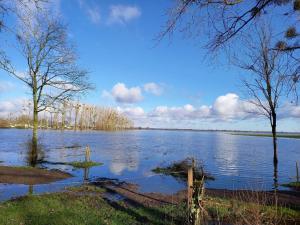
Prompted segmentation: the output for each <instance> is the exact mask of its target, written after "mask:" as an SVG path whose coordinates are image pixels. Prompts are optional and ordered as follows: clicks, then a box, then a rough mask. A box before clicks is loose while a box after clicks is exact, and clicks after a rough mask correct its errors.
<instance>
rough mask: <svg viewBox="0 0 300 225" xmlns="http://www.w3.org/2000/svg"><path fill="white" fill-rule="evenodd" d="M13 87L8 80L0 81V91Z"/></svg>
mask: <svg viewBox="0 0 300 225" xmlns="http://www.w3.org/2000/svg"><path fill="white" fill-rule="evenodd" d="M13 88H14V84H13V83H11V82H8V81H0V92H7V91H10V90H11V89H13Z"/></svg>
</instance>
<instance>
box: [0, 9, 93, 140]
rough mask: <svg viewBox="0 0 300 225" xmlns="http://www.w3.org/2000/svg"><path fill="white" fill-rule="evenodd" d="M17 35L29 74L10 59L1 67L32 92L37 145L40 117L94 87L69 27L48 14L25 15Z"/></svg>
mask: <svg viewBox="0 0 300 225" xmlns="http://www.w3.org/2000/svg"><path fill="white" fill-rule="evenodd" d="M20 24H21V25H20V28H19V29H18V33H17V35H16V43H17V45H16V48H17V50H18V51H19V53H20V54H21V56H23V58H24V60H25V63H26V66H27V71H26V72H25V73H20V72H18V71H17V69H16V67H15V66H14V65H13V64H12V63H11V62H10V61H8V60H6V59H2V60H0V67H1V68H2V69H4V70H5V71H7V72H8V73H9V74H10V75H11V76H13V77H15V78H17V79H19V80H21V81H22V82H24V83H25V84H26V86H27V87H28V88H29V89H30V90H31V93H32V102H33V109H32V111H33V142H35V143H36V142H37V130H38V114H39V113H40V112H42V111H44V110H46V109H47V108H48V107H51V106H52V105H53V104H54V103H56V102H58V101H64V100H66V99H70V98H72V97H73V96H74V95H75V94H81V93H83V92H85V91H87V90H88V89H90V88H91V85H90V84H89V83H88V82H87V80H88V79H87V78H88V77H87V76H88V75H87V72H86V71H85V70H82V69H80V68H78V66H77V65H76V61H77V58H76V54H75V52H74V50H73V49H74V48H73V46H71V45H70V44H69V43H68V40H67V32H66V27H65V26H64V25H63V24H62V23H61V22H60V19H59V18H57V19H55V18H51V17H49V16H48V15H47V12H46V11H38V12H37V13H36V14H34V15H30V16H28V17H26V16H24V17H23V18H21V20H20Z"/></svg>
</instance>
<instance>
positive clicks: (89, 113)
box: [0, 102, 133, 130]
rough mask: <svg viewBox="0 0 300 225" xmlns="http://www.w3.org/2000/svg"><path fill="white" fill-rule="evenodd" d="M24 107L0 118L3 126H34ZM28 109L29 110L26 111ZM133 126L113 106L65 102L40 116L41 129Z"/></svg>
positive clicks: (98, 128)
mask: <svg viewBox="0 0 300 225" xmlns="http://www.w3.org/2000/svg"><path fill="white" fill-rule="evenodd" d="M29 109H30V106H28V110H26V109H25V108H24V107H23V111H22V112H21V113H16V115H14V114H10V115H9V116H7V117H6V118H0V127H2V128H13V127H15V128H32V126H33V121H32V115H31V112H30V110H29ZM26 111H27V112H26ZM132 127H133V122H132V121H131V120H129V119H128V118H127V117H126V116H125V115H123V114H121V113H120V112H118V111H117V110H116V109H113V108H106V107H99V106H94V105H88V104H81V103H69V102H65V103H63V104H59V105H58V106H55V108H51V109H48V110H47V111H45V112H43V113H42V114H40V116H39V128H41V129H61V130H64V129H69V130H122V129H129V128H132Z"/></svg>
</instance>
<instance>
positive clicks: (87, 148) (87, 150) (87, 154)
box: [85, 146, 91, 162]
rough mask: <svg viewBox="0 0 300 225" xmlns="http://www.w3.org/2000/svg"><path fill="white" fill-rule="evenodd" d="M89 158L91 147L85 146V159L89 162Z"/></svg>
mask: <svg viewBox="0 0 300 225" xmlns="http://www.w3.org/2000/svg"><path fill="white" fill-rule="evenodd" d="M90 158H91V149H90V147H89V146H86V148H85V161H86V162H89V161H90Z"/></svg>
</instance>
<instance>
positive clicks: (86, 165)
mask: <svg viewBox="0 0 300 225" xmlns="http://www.w3.org/2000/svg"><path fill="white" fill-rule="evenodd" d="M66 164H67V165H70V166H73V167H76V168H90V167H94V166H101V165H103V163H97V162H92V161H88V162H86V161H78V162H70V163H66Z"/></svg>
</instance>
